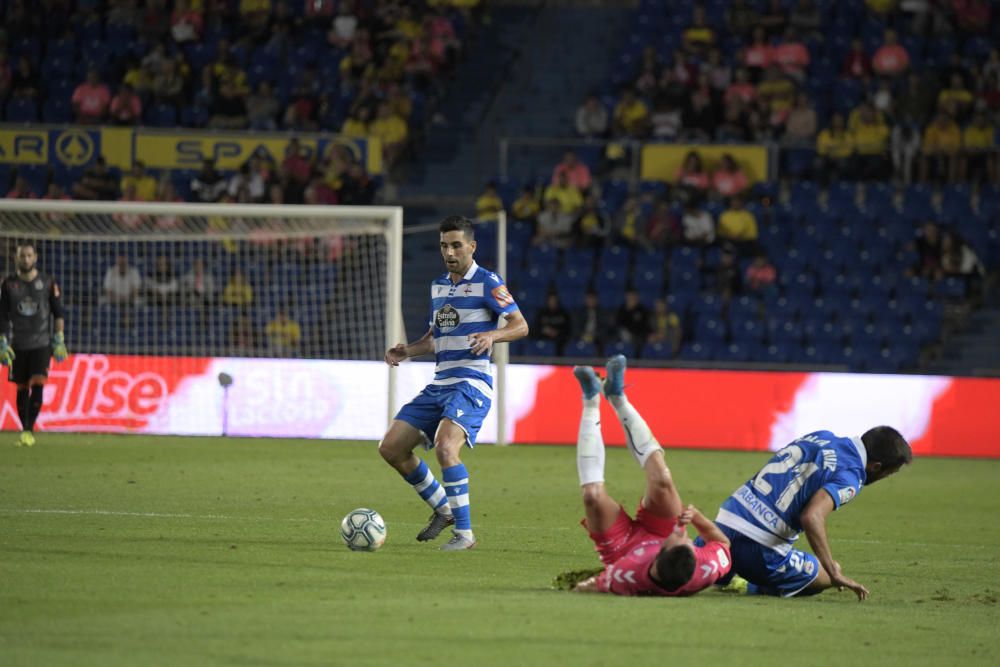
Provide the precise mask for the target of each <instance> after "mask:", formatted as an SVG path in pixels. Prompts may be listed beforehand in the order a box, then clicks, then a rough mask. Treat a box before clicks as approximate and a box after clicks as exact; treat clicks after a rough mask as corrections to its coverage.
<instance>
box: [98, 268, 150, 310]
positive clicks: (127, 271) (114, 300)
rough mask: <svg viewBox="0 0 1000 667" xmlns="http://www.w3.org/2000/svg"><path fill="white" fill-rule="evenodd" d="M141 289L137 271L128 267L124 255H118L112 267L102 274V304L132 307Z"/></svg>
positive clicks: (139, 276) (140, 279) (136, 301)
mask: <svg viewBox="0 0 1000 667" xmlns="http://www.w3.org/2000/svg"><path fill="white" fill-rule="evenodd" d="M141 289H142V276H141V275H139V269H137V268H135V267H134V266H129V263H128V258H127V257H125V255H118V257H117V258H116V259H115V263H114V266H110V267H108V270H107V271H106V272H105V273H104V303H109V304H115V305H123V306H134V305H136V304H137V303H138V301H139V293H140V290H141Z"/></svg>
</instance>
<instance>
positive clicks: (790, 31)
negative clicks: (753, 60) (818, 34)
mask: <svg viewBox="0 0 1000 667" xmlns="http://www.w3.org/2000/svg"><path fill="white" fill-rule="evenodd" d="M773 55H774V61H773V62H774V64H775V65H777V66H778V67H779V68H780V69H781V71H782V72H784V73H785V75H787V76H790V77H792V78H793V79H795V80H796V81H798V82H800V83H801V82H802V81H804V80H805V78H806V68H807V67H809V49H807V48H806V45H805V44H804V43H803V42H802V40H801V39H800V38H799V35H798V33H797V32H796V31H795V28H793V27H791V26H789V27H788V28H786V29H785V35H784V39H783V40H782V41H781V42H780V43H779V44H778V45H777V46H775V47H774V52H773Z"/></svg>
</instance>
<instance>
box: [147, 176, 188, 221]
mask: <svg viewBox="0 0 1000 667" xmlns="http://www.w3.org/2000/svg"><path fill="white" fill-rule="evenodd" d="M156 201H158V202H167V203H172V204H179V203H181V202H183V201H184V200H183V199H181V197H180V195H178V194H177V191H176V190H175V189H174V182H173V181H172V180H170V175H169V174H167V173H164V174H163V176H161V177H160V182H159V184H158V185H157V188H156ZM153 222H154V224H155V225H156V228H157V229H158V230H160V231H167V230H172V229H177V228H178V227H180V226H181V218H180V216H178V215H158V216H156V218H155V219H154V221H153Z"/></svg>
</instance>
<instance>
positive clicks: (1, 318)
mask: <svg viewBox="0 0 1000 667" xmlns="http://www.w3.org/2000/svg"><path fill="white" fill-rule="evenodd" d="M9 331H10V296H9V295H8V294H7V279H6V278H4V280H3V282H0V336H4V337H5V338H6V336H7V333H8V332H9Z"/></svg>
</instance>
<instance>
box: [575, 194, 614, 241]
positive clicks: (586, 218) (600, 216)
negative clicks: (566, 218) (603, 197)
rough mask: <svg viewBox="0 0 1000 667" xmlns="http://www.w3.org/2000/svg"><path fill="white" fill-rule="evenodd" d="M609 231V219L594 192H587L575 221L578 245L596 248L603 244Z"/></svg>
mask: <svg viewBox="0 0 1000 667" xmlns="http://www.w3.org/2000/svg"><path fill="white" fill-rule="evenodd" d="M610 231H611V221H610V220H609V219H608V215H607V213H605V211H604V208H603V207H602V206H601V204H600V202H599V201H598V200H597V197H596V196H595V195H594V194H588V195H587V198H586V199H585V200H584V202H583V211H582V212H581V213H580V219H579V221H577V232H578V242H579V245H582V246H584V247H591V248H597V247H599V246H601V245H603V243H604V241H605V240H606V239H607V237H608V233H609V232H610Z"/></svg>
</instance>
